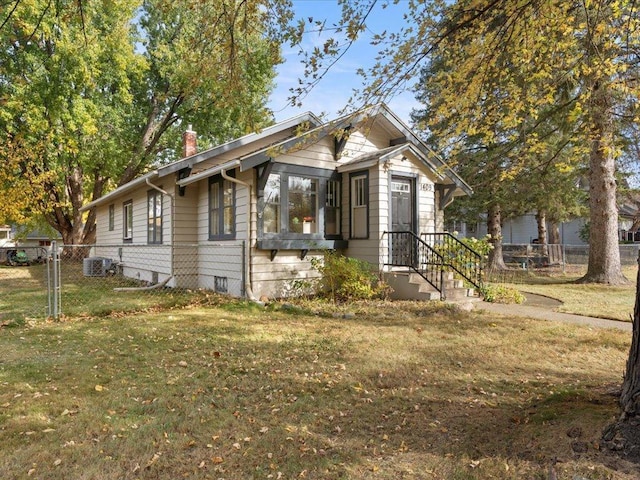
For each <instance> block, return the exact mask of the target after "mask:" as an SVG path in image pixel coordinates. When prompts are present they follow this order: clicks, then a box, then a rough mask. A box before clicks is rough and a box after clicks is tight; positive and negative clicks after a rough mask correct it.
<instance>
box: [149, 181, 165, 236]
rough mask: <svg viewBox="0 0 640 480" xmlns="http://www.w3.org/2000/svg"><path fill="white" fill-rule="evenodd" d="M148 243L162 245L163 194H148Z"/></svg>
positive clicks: (151, 191) (153, 191)
mask: <svg viewBox="0 0 640 480" xmlns="http://www.w3.org/2000/svg"><path fill="white" fill-rule="evenodd" d="M147 243H162V193H160V192H159V191H157V190H149V192H147Z"/></svg>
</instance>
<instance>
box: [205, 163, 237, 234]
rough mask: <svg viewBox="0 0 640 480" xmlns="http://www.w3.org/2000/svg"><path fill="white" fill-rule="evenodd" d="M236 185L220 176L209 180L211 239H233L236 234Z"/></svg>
mask: <svg viewBox="0 0 640 480" xmlns="http://www.w3.org/2000/svg"><path fill="white" fill-rule="evenodd" d="M235 209H236V206H235V184H234V183H233V182H231V181H230V180H226V179H224V178H222V176H220V175H218V176H215V177H211V179H210V180H209V239H210V240H216V239H232V238H234V236H235V233H236V220H235Z"/></svg>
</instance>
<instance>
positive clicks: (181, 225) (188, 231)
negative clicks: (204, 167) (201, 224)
mask: <svg viewBox="0 0 640 480" xmlns="http://www.w3.org/2000/svg"><path fill="white" fill-rule="evenodd" d="M200 187H201V185H200V184H199V183H196V184H194V185H188V186H187V187H186V188H185V191H184V196H180V194H179V191H178V189H177V188H176V189H175V197H174V198H175V206H174V217H175V219H174V221H175V226H176V228H175V230H174V232H173V241H174V243H176V244H184V243H197V242H198V228H197V220H198V208H197V202H198V198H199V189H200Z"/></svg>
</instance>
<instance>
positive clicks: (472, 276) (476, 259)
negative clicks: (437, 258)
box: [420, 232, 483, 288]
mask: <svg viewBox="0 0 640 480" xmlns="http://www.w3.org/2000/svg"><path fill="white" fill-rule="evenodd" d="M420 238H421V239H423V241H424V242H425V243H427V244H428V245H430V246H431V248H433V249H434V250H435V251H437V252H438V253H439V254H440V255H441V256H442V257H443V261H444V264H445V265H446V266H448V267H449V268H451V269H452V270H454V271H455V272H456V273H458V274H459V275H460V276H461V277H462V278H464V279H465V280H467V281H468V282H469V283H471V284H472V285H473V286H474V287H476V288H482V262H483V258H482V255H480V254H479V253H478V252H476V251H475V250H473V249H472V248H470V247H469V246H468V245H466V244H464V243H463V242H461V241H460V240H458V238H456V237H454V236H453V235H451V234H450V233H448V232H442V233H422V234H420Z"/></svg>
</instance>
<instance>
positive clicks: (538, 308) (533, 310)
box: [474, 293, 633, 332]
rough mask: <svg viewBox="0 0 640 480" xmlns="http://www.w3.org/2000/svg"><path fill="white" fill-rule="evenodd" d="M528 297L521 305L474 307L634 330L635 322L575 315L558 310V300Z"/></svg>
mask: <svg viewBox="0 0 640 480" xmlns="http://www.w3.org/2000/svg"><path fill="white" fill-rule="evenodd" d="M526 297H527V301H526V303H525V304H520V305H518V304H508V305H506V304H501V303H489V302H477V303H475V305H474V307H475V308H476V309H478V310H485V311H487V312H494V313H499V314H501V315H509V316H518V317H527V318H535V319H540V320H551V321H558V322H566V323H573V324H577V325H587V326H591V327H597V328H617V329H619V330H624V331H628V332H631V331H632V330H633V324H632V323H631V322H621V321H619V320H607V319H604V318H593V317H584V316H582V315H574V314H572V313H562V312H556V311H554V310H553V308H554V307H556V306H557V305H558V304H559V303H560V302H558V301H557V300H552V299H546V298H545V297H540V296H539V295H533V294H529V293H527V294H526ZM554 302H555V304H554Z"/></svg>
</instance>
